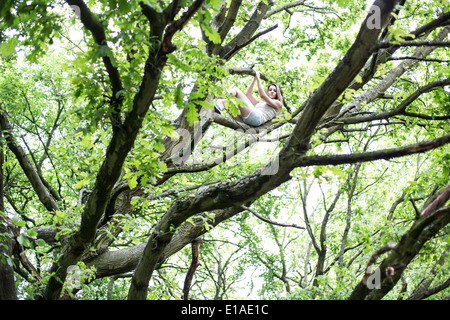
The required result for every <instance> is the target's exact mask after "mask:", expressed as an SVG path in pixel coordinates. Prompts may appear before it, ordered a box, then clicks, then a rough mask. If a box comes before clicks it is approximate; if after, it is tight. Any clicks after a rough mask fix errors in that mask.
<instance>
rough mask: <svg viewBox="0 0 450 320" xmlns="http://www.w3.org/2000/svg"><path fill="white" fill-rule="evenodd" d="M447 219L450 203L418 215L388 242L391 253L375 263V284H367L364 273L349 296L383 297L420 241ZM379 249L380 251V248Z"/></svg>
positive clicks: (431, 233)
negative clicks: (397, 237) (395, 240)
mask: <svg viewBox="0 0 450 320" xmlns="http://www.w3.org/2000/svg"><path fill="white" fill-rule="evenodd" d="M449 223H450V207H446V208H442V209H438V210H436V211H434V212H432V213H431V214H430V215H428V216H427V217H423V216H421V217H420V218H419V219H418V220H417V221H416V222H414V224H413V225H412V226H411V228H410V229H409V230H408V231H407V232H406V233H405V234H404V235H403V236H402V238H401V240H400V242H399V243H397V244H396V245H395V246H390V248H391V249H390V250H391V252H390V254H389V256H388V257H386V258H385V259H384V260H383V261H382V262H381V264H380V266H379V267H378V268H379V270H380V272H379V273H378V275H379V276H378V279H376V281H377V282H378V284H379V285H378V286H374V288H372V289H371V288H369V287H368V286H367V283H366V281H367V275H365V276H364V277H363V280H362V281H361V282H360V283H359V284H358V285H357V286H356V287H355V289H354V290H353V292H352V293H351V295H350V296H349V300H362V299H366V300H379V299H382V298H383V297H384V296H385V295H386V294H387V293H388V292H389V291H390V290H392V288H393V287H394V286H395V284H396V283H397V282H398V281H399V280H400V277H401V275H402V274H403V271H404V270H405V268H406V267H407V266H408V264H409V263H410V262H411V261H412V260H413V259H414V257H415V256H416V255H417V254H418V253H419V251H420V250H421V248H422V247H423V245H424V244H425V243H426V242H427V241H428V240H430V239H432V238H433V237H435V236H436V235H437V234H438V233H439V232H440V231H441V230H442V229H443V228H444V227H445V226H446V225H448V224H449ZM380 250H381V252H380V251H377V252H376V254H378V253H380V254H381V253H383V252H384V250H383V249H380Z"/></svg>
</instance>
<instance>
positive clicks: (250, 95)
mask: <svg viewBox="0 0 450 320" xmlns="http://www.w3.org/2000/svg"><path fill="white" fill-rule="evenodd" d="M255 81H256V77H254V78H253V81H252V83H251V84H250V86H249V87H248V89H247V92H246V93H245V95H246V96H247V98H248V99H249V100H250V102H251V103H252V104H253V105H256V104H257V103H258V102H259V101H258V99H256V97H255V96H254V95H253V86H254V85H255Z"/></svg>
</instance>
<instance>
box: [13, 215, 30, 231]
mask: <svg viewBox="0 0 450 320" xmlns="http://www.w3.org/2000/svg"><path fill="white" fill-rule="evenodd" d="M12 222H13V223H14V224H15V225H16V226H18V227H19V228H21V227H23V226H25V225H26V224H27V223H26V222H25V221H23V220H21V219H20V217H19V216H14V217H13V218H12Z"/></svg>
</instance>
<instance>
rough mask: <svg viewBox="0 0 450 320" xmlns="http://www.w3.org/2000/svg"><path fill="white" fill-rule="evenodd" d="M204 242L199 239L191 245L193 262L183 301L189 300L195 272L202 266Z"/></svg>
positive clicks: (187, 278)
mask: <svg viewBox="0 0 450 320" xmlns="http://www.w3.org/2000/svg"><path fill="white" fill-rule="evenodd" d="M202 242H203V241H202V239H199V238H197V239H195V240H194V241H193V242H192V244H191V246H192V261H191V265H190V266H189V269H188V271H187V273H186V278H185V279H184V286H183V300H189V290H190V289H191V284H192V279H193V278H194V273H195V270H197V267H198V266H199V265H200V244H201V243H202Z"/></svg>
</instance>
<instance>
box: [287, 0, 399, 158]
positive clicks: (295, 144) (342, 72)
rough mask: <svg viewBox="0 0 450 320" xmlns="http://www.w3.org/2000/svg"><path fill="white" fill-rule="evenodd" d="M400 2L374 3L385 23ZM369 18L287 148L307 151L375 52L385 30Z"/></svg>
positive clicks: (309, 105) (308, 108) (313, 100)
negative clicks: (321, 124)
mask: <svg viewBox="0 0 450 320" xmlns="http://www.w3.org/2000/svg"><path fill="white" fill-rule="evenodd" d="M396 3H397V1H383V0H380V1H376V2H375V3H374V6H378V7H379V8H380V13H381V16H380V21H381V25H382V26H384V25H385V24H386V23H387V22H388V20H389V18H390V13H391V12H392V10H393V9H394V6H395V4H396ZM368 19H369V17H367V18H366V19H365V21H364V22H363V24H362V26H361V28H360V31H359V33H358V35H357V37H356V40H355V42H354V43H353V45H352V46H351V48H350V49H349V50H348V51H347V53H346V54H345V56H344V57H343V58H342V60H341V61H340V62H339V64H338V65H337V67H336V68H335V69H334V70H333V72H332V73H331V74H330V75H329V76H328V78H327V79H326V80H325V81H324V82H323V83H322V85H321V86H320V87H319V88H318V89H317V90H316V91H315V92H314V93H313V95H312V96H311V97H310V99H309V100H308V102H307V105H306V107H305V110H304V111H303V113H302V115H301V116H300V119H299V121H298V122H297V125H296V127H295V128H294V130H293V132H292V137H291V139H290V141H289V142H288V143H287V144H286V146H285V148H286V149H288V150H290V149H294V150H297V151H299V152H306V150H307V144H308V142H309V140H310V138H311V136H312V134H313V132H314V131H315V130H316V126H317V124H318V122H319V121H320V119H321V118H322V117H323V115H324V114H325V113H326V112H327V110H328V109H329V108H330V107H331V105H332V104H333V103H334V102H335V101H336V100H337V99H338V97H339V96H340V95H341V94H342V93H343V92H344V91H345V90H346V89H347V87H348V86H349V85H350V83H351V82H352V81H353V79H354V78H355V77H356V75H358V73H359V72H360V71H361V69H362V68H363V67H364V65H365V64H366V62H367V60H368V59H369V58H370V56H371V55H372V53H373V51H374V50H375V48H376V42H377V40H378V37H379V35H380V32H381V31H380V30H378V29H369V28H368V26H367V23H368Z"/></svg>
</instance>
